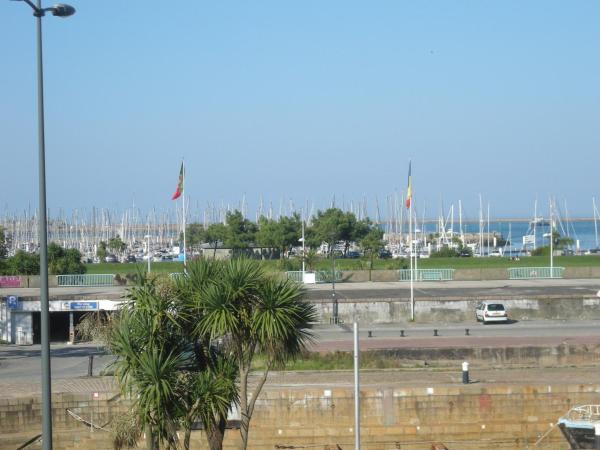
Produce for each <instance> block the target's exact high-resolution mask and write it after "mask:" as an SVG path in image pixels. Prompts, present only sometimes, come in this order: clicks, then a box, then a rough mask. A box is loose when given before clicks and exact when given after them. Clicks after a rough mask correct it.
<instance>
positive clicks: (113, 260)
mask: <svg viewBox="0 0 600 450" xmlns="http://www.w3.org/2000/svg"><path fill="white" fill-rule="evenodd" d="M104 261H106V262H107V263H116V262H117V257H116V256H115V255H106V258H104Z"/></svg>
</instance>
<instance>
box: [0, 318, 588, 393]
mask: <svg viewBox="0 0 600 450" xmlns="http://www.w3.org/2000/svg"><path fill="white" fill-rule="evenodd" d="M434 328H437V329H438V334H439V336H437V337H434V336H433V329H434ZM465 328H469V336H465ZM401 329H403V330H405V337H404V338H402V337H400V330H401ZM369 331H371V335H372V337H368V332H369ZM314 332H315V338H316V343H315V346H314V349H315V350H319V351H328V350H351V349H352V329H351V327H350V326H347V325H342V326H317V327H316V328H315V329H314ZM564 342H568V343H580V344H589V345H600V321H525V322H513V323H509V324H492V325H483V324H480V323H477V322H475V321H473V322H465V323H459V324H456V323H453V324H439V325H412V324H410V325H402V326H400V325H377V326H368V327H363V328H361V330H360V345H361V349H363V350H368V349H375V348H388V347H461V346H520V345H559V344H561V343H564ZM89 355H94V371H93V373H94V375H98V374H99V373H100V371H101V370H102V369H103V368H105V367H106V366H107V365H108V364H109V363H110V362H111V361H112V359H113V358H112V357H111V356H109V355H105V354H104V353H103V352H102V351H101V350H100V349H99V348H98V347H97V346H95V345H93V344H76V345H66V344H52V350H51V357H52V376H53V378H55V379H65V378H79V377H82V376H85V375H86V374H87V367H88V356H89ZM40 367H41V361H40V346H39V345H32V346H24V347H19V346H15V345H2V346H0V382H9V381H20V382H24V381H27V380H31V382H33V383H37V382H39V378H40V371H41V369H40Z"/></svg>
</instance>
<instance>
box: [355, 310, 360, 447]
mask: <svg viewBox="0 0 600 450" xmlns="http://www.w3.org/2000/svg"><path fill="white" fill-rule="evenodd" d="M359 366H360V352H359V348H358V322H354V448H355V449H356V450H360V377H359Z"/></svg>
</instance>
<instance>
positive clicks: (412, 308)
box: [408, 192, 415, 321]
mask: <svg viewBox="0 0 600 450" xmlns="http://www.w3.org/2000/svg"><path fill="white" fill-rule="evenodd" d="M411 194H412V192H411ZM411 197H412V195H411ZM412 208H413V205H412V198H411V199H410V206H409V212H408V239H409V240H410V320H412V321H414V320H415V292H414V283H413V253H414V252H413V235H412Z"/></svg>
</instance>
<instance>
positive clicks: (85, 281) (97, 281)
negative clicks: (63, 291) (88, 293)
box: [56, 274, 115, 287]
mask: <svg viewBox="0 0 600 450" xmlns="http://www.w3.org/2000/svg"><path fill="white" fill-rule="evenodd" d="M56 278H57V281H58V285H59V286H90V287H97V286H113V284H114V278H115V276H114V275H113V274H81V275H79V274H78V275H57V276H56Z"/></svg>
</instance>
